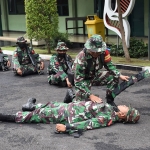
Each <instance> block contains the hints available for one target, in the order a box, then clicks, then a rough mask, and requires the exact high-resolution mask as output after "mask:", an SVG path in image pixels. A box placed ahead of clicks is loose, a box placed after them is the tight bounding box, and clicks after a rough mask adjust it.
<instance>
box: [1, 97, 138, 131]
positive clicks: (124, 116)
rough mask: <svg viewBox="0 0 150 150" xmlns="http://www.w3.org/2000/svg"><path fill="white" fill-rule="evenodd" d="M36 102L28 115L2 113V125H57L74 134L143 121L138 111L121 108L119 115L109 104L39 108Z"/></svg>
mask: <svg viewBox="0 0 150 150" xmlns="http://www.w3.org/2000/svg"><path fill="white" fill-rule="evenodd" d="M35 101H36V99H34V98H30V99H29V100H28V103H27V104H25V106H23V107H24V109H23V110H24V111H19V112H17V113H16V114H15V115H12V114H11V115H9V114H3V113H0V121H10V122H16V123H47V124H49V123H55V124H57V125H56V130H57V131H59V132H65V131H68V132H69V133H73V132H75V131H76V130H79V129H81V130H91V129H96V128H102V127H107V126H110V125H112V124H114V123H115V122H124V123H127V122H128V123H136V122H137V121H138V120H139V118H140V114H139V111H138V110H136V109H135V108H132V107H131V106H129V107H127V106H125V105H120V106H118V109H119V111H118V112H117V111H116V109H114V107H113V106H111V105H109V104H108V103H103V102H101V103H94V102H93V101H90V100H89V101H78V102H76V103H69V104H65V103H61V102H49V103H47V104H46V105H43V104H37V105H35ZM26 106H27V107H26ZM30 108H31V111H30ZM27 110H28V111H27Z"/></svg>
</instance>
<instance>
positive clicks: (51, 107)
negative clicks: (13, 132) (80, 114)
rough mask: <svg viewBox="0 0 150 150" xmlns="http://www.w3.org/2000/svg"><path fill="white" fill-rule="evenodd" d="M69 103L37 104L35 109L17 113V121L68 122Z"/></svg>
mask: <svg viewBox="0 0 150 150" xmlns="http://www.w3.org/2000/svg"><path fill="white" fill-rule="evenodd" d="M66 110H67V104H65V103H61V102H53V103H50V102H49V103H47V104H46V105H43V104H40V103H39V104H37V105H36V109H35V110H34V111H31V112H29V111H19V112H17V113H16V118H15V121H16V122H17V123H48V124H49V123H51V122H52V123H60V122H61V123H66V120H67V118H66V116H65V114H66Z"/></svg>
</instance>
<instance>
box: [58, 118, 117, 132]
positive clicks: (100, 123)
mask: <svg viewBox="0 0 150 150" xmlns="http://www.w3.org/2000/svg"><path fill="white" fill-rule="evenodd" d="M113 123H114V121H113V120H112V119H111V118H108V116H100V117H98V118H91V119H89V120H85V121H81V122H76V123H71V124H66V125H64V124H56V131H58V132H65V131H67V132H69V133H73V132H75V131H77V130H83V131H84V130H91V129H96V128H103V127H106V126H110V125H112V124H113Z"/></svg>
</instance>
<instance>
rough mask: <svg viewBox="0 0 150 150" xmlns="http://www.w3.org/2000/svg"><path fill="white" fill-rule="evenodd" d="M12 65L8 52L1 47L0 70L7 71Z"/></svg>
mask: <svg viewBox="0 0 150 150" xmlns="http://www.w3.org/2000/svg"><path fill="white" fill-rule="evenodd" d="M10 67H11V62H10V60H9V58H8V55H7V54H4V53H3V51H2V49H1V48H0V70H3V71H6V70H8V69H9V68H10Z"/></svg>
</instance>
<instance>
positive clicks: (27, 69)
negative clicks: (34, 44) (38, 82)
mask: <svg viewBox="0 0 150 150" xmlns="http://www.w3.org/2000/svg"><path fill="white" fill-rule="evenodd" d="M26 42H27V40H25V39H24V37H19V38H18V39H17V43H16V44H17V45H18V46H17V49H16V50H15V51H14V53H13V56H12V62H13V64H14V66H13V71H14V74H15V75H20V76H25V75H29V74H34V73H38V74H43V71H42V70H44V61H43V60H42V59H41V58H40V57H39V54H35V51H34V50H33V49H32V48H31V47H28V46H27V44H26Z"/></svg>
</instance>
